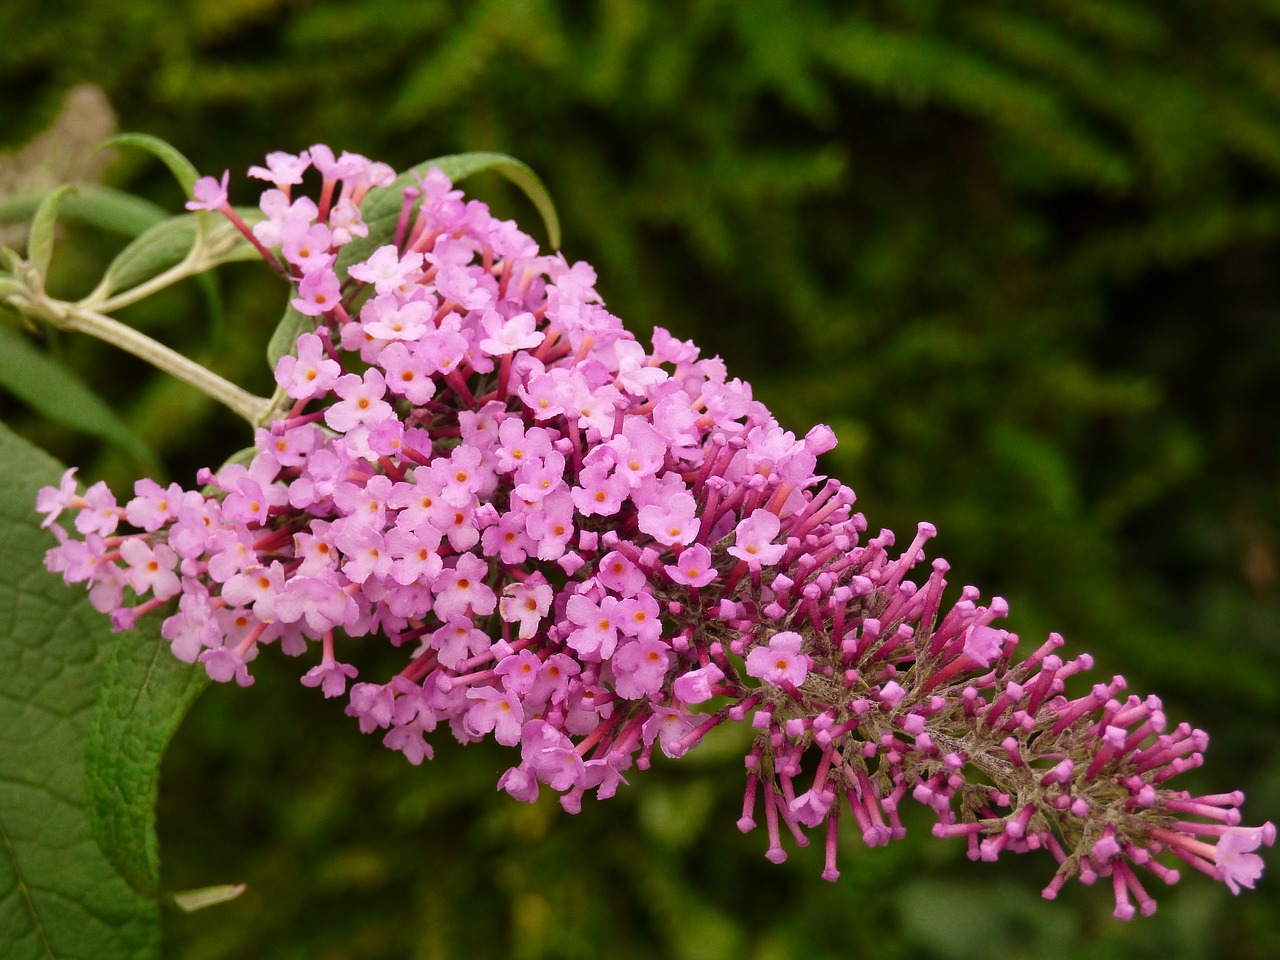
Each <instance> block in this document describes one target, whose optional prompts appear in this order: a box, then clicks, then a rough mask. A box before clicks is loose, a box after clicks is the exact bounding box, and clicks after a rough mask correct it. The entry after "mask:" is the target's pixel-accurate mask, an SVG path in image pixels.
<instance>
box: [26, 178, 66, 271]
mask: <svg viewBox="0 0 1280 960" xmlns="http://www.w3.org/2000/svg"><path fill="white" fill-rule="evenodd" d="M75 189H76V188H75V187H73V186H71V184H65V185H63V186H61V187H59V188H58V189H57V190H55V191H53V193H51V194H49V195H48V196H47V197H45V198H44V199H43V200H41V201H40V206H39V208H37V210H36V215H35V217H34V218H33V219H32V221H31V233H30V234H29V235H28V236H27V260H28V261H29V262H30V263H31V266H32V267H34V268H35V271H36V273H37V274H39V275H40V276H41V277H44V276H45V275H46V274H48V272H49V261H50V260H52V259H53V226H54V224H55V223H56V222H57V220H58V207H59V206H61V205H62V201H64V200H65V199H67V195H68V194H71V193H74V192H75Z"/></svg>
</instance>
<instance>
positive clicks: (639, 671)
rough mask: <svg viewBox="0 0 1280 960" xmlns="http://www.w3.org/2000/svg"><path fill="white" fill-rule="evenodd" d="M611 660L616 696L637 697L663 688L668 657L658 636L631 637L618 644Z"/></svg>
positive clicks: (664, 645)
mask: <svg viewBox="0 0 1280 960" xmlns="http://www.w3.org/2000/svg"><path fill="white" fill-rule="evenodd" d="M610 662H611V663H612V665H613V674H614V689H615V690H616V691H617V692H618V696H620V697H623V698H624V699H627V700H640V699H643V698H646V697H652V696H656V695H657V694H658V692H659V691H660V690H661V689H662V685H663V681H664V680H665V679H666V675H667V668H668V667H669V666H670V665H671V657H670V655H669V653H668V649H667V645H666V644H665V643H663V642H662V641H661V640H656V639H647V640H632V641H630V642H629V643H624V644H623V645H622V646H620V647H619V648H618V652H617V653H616V654H614V656H613V659H612V660H611V661H610Z"/></svg>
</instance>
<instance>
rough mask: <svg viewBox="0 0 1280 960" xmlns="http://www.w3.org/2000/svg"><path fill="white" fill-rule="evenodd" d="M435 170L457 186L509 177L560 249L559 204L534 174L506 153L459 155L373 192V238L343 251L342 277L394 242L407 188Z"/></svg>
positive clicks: (369, 209) (366, 210) (365, 207)
mask: <svg viewBox="0 0 1280 960" xmlns="http://www.w3.org/2000/svg"><path fill="white" fill-rule="evenodd" d="M432 167H439V168H440V169H441V170H442V171H444V174H445V176H447V177H448V178H449V179H450V180H452V181H453V182H454V183H458V182H460V181H462V180H465V179H466V178H467V177H469V176H471V175H472V174H476V173H485V172H492V173H498V174H501V175H502V176H504V177H506V178H507V179H508V180H510V181H511V182H512V183H513V184H515V185H516V186H517V187H519V188H520V189H521V190H522V191H524V194H525V196H527V197H528V198H529V199H530V200H531V201H533V205H534V206H535V207H536V208H537V210H538V213H540V214H541V215H542V222H543V223H544V224H545V225H546V228H547V240H548V242H549V243H550V245H551V248H552V249H553V250H556V249H559V247H560V218H559V217H558V216H557V215H556V208H555V204H553V203H552V202H551V195H550V194H549V193H548V192H547V188H546V186H544V185H543V183H542V181H541V180H539V179H538V175H537V174H536V173H534V172H533V170H531V169H530V168H529V167H528V166H527V165H525V164H523V163H521V162H520V161H519V160H517V159H515V157H509V156H507V155H506V154H505V153H455V154H450V155H449V156H446V157H436V158H435V159H434V160H427V161H426V162H425V163H420V164H418V165H417V166H416V167H414V168H413V169H412V170H407V171H405V172H404V173H402V174H400V176H398V177H397V178H396V179H395V182H394V183H392V184H391V186H389V187H384V188H381V189H375V190H370V191H369V194H368V196H366V197H365V198H364V202H363V203H361V205H360V212H361V214H362V215H363V217H364V222H365V225H366V226H367V227H368V228H369V235H368V236H366V237H356V238H355V239H353V240H352V241H351V242H350V243H348V244H347V245H346V246H345V247H343V248H342V252H341V253H339V254H338V262H337V267H338V270H339V276H345V274H346V269H347V267H349V266H351V264H353V263H359V262H360V261H361V260H367V259H368V258H369V255H370V254H372V253H373V252H374V251H375V250H377V249H378V248H379V247H381V246H384V245H386V244H388V243H391V242H392V240H393V239H394V238H395V232H396V223H397V222H398V221H399V219H400V210H401V208H402V207H403V205H404V193H403V191H404V188H405V187H408V186H413V185H414V184H415V183H416V182H417V179H416V177H418V176H422V175H423V174H425V173H426V172H427V171H428V170H430V169H431V168H432ZM415 175H416V176H415Z"/></svg>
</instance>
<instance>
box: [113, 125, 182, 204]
mask: <svg viewBox="0 0 1280 960" xmlns="http://www.w3.org/2000/svg"><path fill="white" fill-rule="evenodd" d="M107 147H137V148H138V149H139V150H145V151H146V152H147V153H149V154H151V155H152V156H154V157H156V158H158V159H159V160H160V161H161V162H163V163H164V165H165V166H166V167H168V168H169V171H170V172H171V173H172V174H173V177H174V179H175V180H177V181H178V185H179V186H180V187H182V192H183V193H185V194H186V195H187V196H188V197H189V196H191V187H192V186H193V185H194V184H195V182H196V180H198V179H199V178H200V174H199V173H198V172H197V171H196V168H195V167H194V166H193V165H192V163H191V161H190V160H188V159H187V158H186V157H184V156H183V155H182V154H181V153H180V152H179V150H178V148H177V147H175V146H173V145H172V144H168V143H165V142H164V141H163V140H161V139H160V138H159V137H153V136H151V135H150V134H146V133H121V134H117V135H116V136H114V137H110V138H109V139H107V140H104V141H102V143H100V144H99V145H98V149H99V150H105V149H106V148H107Z"/></svg>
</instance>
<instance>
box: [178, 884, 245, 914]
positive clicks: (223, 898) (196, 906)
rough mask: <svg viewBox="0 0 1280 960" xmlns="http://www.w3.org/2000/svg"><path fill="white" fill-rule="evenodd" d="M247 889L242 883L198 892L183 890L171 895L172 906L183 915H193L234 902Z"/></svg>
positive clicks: (203, 889) (223, 885)
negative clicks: (207, 908)
mask: <svg viewBox="0 0 1280 960" xmlns="http://www.w3.org/2000/svg"><path fill="white" fill-rule="evenodd" d="M247 889H248V885H247V884H243V883H224V884H220V885H219V886H216V887H201V888H200V889H198V890H183V891H182V892H181V893H175V894H174V895H173V905H174V906H175V907H177V908H178V909H179V910H182V911H184V912H185V913H195V912H196V911H197V910H203V909H204V908H205V907H215V906H217V905H218V904H220V903H226V902H227V901H229V900H234V899H235V898H236V897H238V896H240V894H242V893H244V892H245V890H247Z"/></svg>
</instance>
